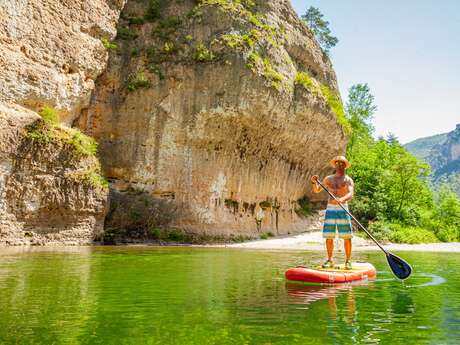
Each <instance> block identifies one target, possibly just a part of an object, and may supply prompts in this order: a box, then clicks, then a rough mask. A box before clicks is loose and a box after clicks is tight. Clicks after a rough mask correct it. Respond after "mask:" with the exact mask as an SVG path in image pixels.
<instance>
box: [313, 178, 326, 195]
mask: <svg viewBox="0 0 460 345" xmlns="http://www.w3.org/2000/svg"><path fill="white" fill-rule="evenodd" d="M318 180H319V176H318V175H314V176H312V177H311V179H310V181H311V189H312V191H313V193H319V192H321V191H322V190H323V187H321V186H320V185H319V183H318ZM323 184H324V185H325V186H328V181H327V177H325V178H324V180H323Z"/></svg>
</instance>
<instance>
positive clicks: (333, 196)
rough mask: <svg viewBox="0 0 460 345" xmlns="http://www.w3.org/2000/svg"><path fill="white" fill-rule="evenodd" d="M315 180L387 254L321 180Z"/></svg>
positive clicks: (383, 249)
mask: <svg viewBox="0 0 460 345" xmlns="http://www.w3.org/2000/svg"><path fill="white" fill-rule="evenodd" d="M316 182H318V184H319V185H320V186H321V187H322V188H323V189H324V190H325V191H326V192H327V194H329V195H330V196H331V197H332V198H333V199H334V200H335V201H337V203H338V204H339V206H340V207H341V208H342V209H343V210H344V211H345V212H346V213H348V215H349V216H350V217H351V218H352V219H353V220H354V221H355V222H356V224H358V225H359V226H360V227H361V229H363V230H364V232H365V233H366V234H367V235H368V236H369V237H370V238H371V239H372V241H374V243H375V244H376V245H377V246H378V247H379V248H380V249H381V250H382V251H383V252H384V253H385V254H386V255H387V256H388V255H389V253H388V252H387V251H386V250H385V248H383V247H382V246H381V245H380V243H379V242H377V240H376V239H375V238H374V236H372V235H371V234H370V233H369V231H367V229H366V228H365V227H364V225H362V224H361V223H360V222H359V221H358V220H357V219H356V218H355V217H354V216H353V215H352V214H351V213H350V211H348V210H347V209H346V208H345V207H344V206H343V205H342V203H341V202H340V201H339V200H337V198H336V197H335V195H334V194H332V193H331V192H330V191H329V189H327V188H326V187H325V186H324V185H323V184H322V183H321V182H319V180H316Z"/></svg>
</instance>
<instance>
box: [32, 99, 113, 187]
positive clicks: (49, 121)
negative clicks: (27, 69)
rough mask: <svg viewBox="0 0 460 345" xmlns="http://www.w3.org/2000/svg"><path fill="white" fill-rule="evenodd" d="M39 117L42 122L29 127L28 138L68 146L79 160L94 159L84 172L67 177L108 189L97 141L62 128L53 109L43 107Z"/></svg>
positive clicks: (40, 142) (41, 143) (75, 131)
mask: <svg viewBox="0 0 460 345" xmlns="http://www.w3.org/2000/svg"><path fill="white" fill-rule="evenodd" d="M39 115H40V116H41V119H40V120H37V121H35V122H34V123H32V124H30V125H29V126H27V138H28V139H29V140H31V141H33V142H36V143H38V144H40V145H53V144H54V145H58V146H61V147H62V146H67V147H68V148H69V150H67V151H68V152H69V153H71V154H72V155H73V156H74V157H75V158H77V159H80V158H87V157H90V158H91V159H93V163H92V164H91V165H90V166H88V167H87V168H86V169H84V170H75V171H72V172H67V173H66V176H67V177H69V178H71V179H72V180H74V181H76V182H80V183H84V184H88V185H91V186H92V187H96V188H103V189H106V188H108V182H107V180H106V179H105V178H104V176H103V175H102V170H101V166H100V163H99V161H98V160H97V159H96V153H97V142H96V140H95V139H94V138H92V137H90V136H88V135H86V134H83V133H82V132H80V131H79V130H78V129H76V128H67V127H63V126H61V125H60V121H59V113H58V111H57V110H56V109H54V108H52V107H48V106H45V107H43V109H41V110H40V112H39ZM50 147H52V146H50ZM55 147H56V146H54V149H55Z"/></svg>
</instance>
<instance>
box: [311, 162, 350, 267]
mask: <svg viewBox="0 0 460 345" xmlns="http://www.w3.org/2000/svg"><path fill="white" fill-rule="evenodd" d="M330 163H331V165H332V166H333V167H334V168H335V175H330V176H327V177H326V178H324V181H323V184H324V185H325V186H326V187H327V189H329V191H330V192H331V193H332V194H333V195H334V196H335V197H336V198H337V199H338V200H339V202H340V203H341V204H342V205H343V206H344V207H345V208H346V209H347V210H348V205H347V202H348V201H349V200H351V199H352V198H353V193H354V183H353V180H352V179H351V178H350V177H349V176H347V175H345V169H347V168H349V167H350V166H351V164H350V163H349V162H348V160H347V159H346V158H345V157H344V156H337V157H334V158H333V159H332V160H331V162H330ZM318 179H319V177H318V175H314V176H312V177H311V183H312V189H313V192H314V193H319V192H321V190H322V188H321V186H320V185H319V184H318ZM336 230H338V233H339V238H343V241H344V246H345V256H346V261H345V268H346V269H351V261H350V259H351V238H352V232H351V219H350V216H349V215H348V214H347V213H346V212H345V211H344V210H343V209H342V208H341V207H340V206H339V205H338V203H337V201H335V200H334V199H332V198H330V197H329V200H328V202H327V209H326V215H325V217H324V227H323V237H324V238H325V239H326V249H327V261H326V262H325V263H324V264H323V267H324V268H332V267H334V263H333V262H332V254H333V252H334V238H335V236H336Z"/></svg>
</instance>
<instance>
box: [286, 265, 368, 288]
mask: <svg viewBox="0 0 460 345" xmlns="http://www.w3.org/2000/svg"><path fill="white" fill-rule="evenodd" d="M285 276H286V279H287V280H291V281H299V282H305V283H317V284H318V283H319V284H340V283H349V282H354V281H360V280H371V279H375V277H376V276H377V271H376V270H375V267H374V266H372V265H371V264H370V263H367V262H353V263H352V268H351V269H345V266H344V265H338V266H335V267H334V268H322V267H320V266H319V267H315V268H308V267H304V266H297V267H293V268H290V269H288V270H287V271H286V273H285Z"/></svg>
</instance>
